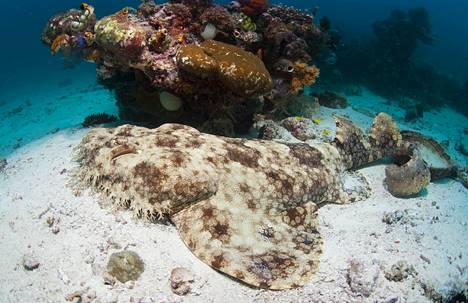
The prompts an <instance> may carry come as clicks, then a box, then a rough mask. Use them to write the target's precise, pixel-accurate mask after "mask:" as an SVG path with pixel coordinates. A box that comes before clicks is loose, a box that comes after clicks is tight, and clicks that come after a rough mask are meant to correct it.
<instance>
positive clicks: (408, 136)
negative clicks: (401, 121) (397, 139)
mask: <svg viewBox="0 0 468 303" xmlns="http://www.w3.org/2000/svg"><path fill="white" fill-rule="evenodd" d="M401 135H402V137H403V140H405V141H408V142H412V143H416V144H418V149H419V151H420V152H421V157H422V159H423V160H424V161H425V162H426V163H427V165H428V166H429V170H430V171H431V181H435V180H438V179H441V178H445V177H453V176H455V174H456V166H455V164H454V163H453V161H452V159H451V158H450V156H449V155H448V154H447V152H446V151H445V149H444V147H442V145H440V144H439V143H438V142H437V141H435V140H434V139H431V138H429V137H426V136H424V135H422V134H420V133H417V132H414V131H408V130H406V131H402V132H401Z"/></svg>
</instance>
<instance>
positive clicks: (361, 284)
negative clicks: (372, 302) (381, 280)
mask: <svg viewBox="0 0 468 303" xmlns="http://www.w3.org/2000/svg"><path fill="white" fill-rule="evenodd" d="M349 264H350V266H349V269H348V274H347V280H348V284H349V286H350V288H351V290H352V291H353V292H354V293H356V294H358V295H361V296H364V297H369V296H370V295H371V294H372V293H373V292H374V289H375V287H376V284H377V278H378V276H379V266H377V264H374V263H371V262H364V261H360V260H357V259H352V260H351V261H350V262H349Z"/></svg>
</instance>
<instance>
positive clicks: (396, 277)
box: [385, 261, 415, 282]
mask: <svg viewBox="0 0 468 303" xmlns="http://www.w3.org/2000/svg"><path fill="white" fill-rule="evenodd" d="M414 273H415V269H414V267H413V266H409V265H408V263H407V262H406V261H398V262H397V263H395V264H393V265H392V267H391V268H390V270H388V271H387V272H385V278H387V280H390V281H394V282H401V281H403V280H405V279H406V278H408V276H409V275H411V274H414Z"/></svg>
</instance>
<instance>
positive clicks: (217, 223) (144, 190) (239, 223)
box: [74, 114, 428, 290]
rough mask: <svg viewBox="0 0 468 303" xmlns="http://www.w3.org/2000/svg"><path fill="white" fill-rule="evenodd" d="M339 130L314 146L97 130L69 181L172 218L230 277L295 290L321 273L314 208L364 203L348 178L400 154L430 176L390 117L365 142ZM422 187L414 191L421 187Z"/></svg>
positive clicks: (177, 129) (346, 126)
mask: <svg viewBox="0 0 468 303" xmlns="http://www.w3.org/2000/svg"><path fill="white" fill-rule="evenodd" d="M336 127H337V131H336V138H335V139H334V140H333V141H332V142H330V143H317V144H305V143H302V144H283V143H279V142H275V141H266V140H247V139H234V138H226V137H218V136H214V135H208V134H203V133H200V132H199V131H197V130H196V129H194V128H192V127H189V126H184V125H180V124H165V125H163V126H161V127H159V128H156V129H147V128H143V127H138V126H132V125H123V126H120V127H117V128H111V129H106V128H95V129H93V130H92V131H90V132H89V134H88V135H87V136H86V137H85V138H84V139H83V141H82V142H81V144H80V145H79V146H78V149H77V158H78V160H79V164H80V165H79V167H78V170H77V171H76V172H75V176H74V180H76V186H80V187H91V188H92V189H93V190H94V191H95V192H96V193H98V194H100V195H101V197H102V198H103V199H106V201H111V204H112V205H113V207H115V208H116V209H130V210H132V211H133V212H134V213H135V214H136V215H137V216H138V217H143V218H146V219H168V220H170V221H171V222H173V223H174V225H175V226H176V228H177V229H178V231H179V234H180V236H181V238H182V240H183V241H184V242H185V244H186V245H187V247H188V248H189V249H190V250H191V251H192V252H193V253H194V254H195V255H196V256H197V257H198V258H199V259H200V260H202V261H203V262H205V263H206V264H208V265H210V266H211V267H213V268H215V269H217V270H219V271H221V272H223V273H225V274H227V275H229V276H231V277H232V278H235V279H238V280H240V281H243V282H245V283H247V284H249V285H251V286H255V287H259V288H266V289H276V290H280V289H290V288H296V287H300V286H303V285H305V284H307V283H308V282H309V281H310V280H311V278H312V277H313V275H314V274H315V273H316V272H317V270H318V266H319V262H320V256H321V253H322V238H321V235H320V231H319V229H318V221H317V209H318V205H320V204H321V203H324V202H332V203H338V204H343V203H350V202H355V201H358V200H362V199H364V198H366V197H367V195H366V194H365V193H363V191H360V190H358V189H357V188H353V189H349V188H345V187H344V185H343V184H344V182H343V179H342V176H343V173H344V172H345V171H347V170H352V169H355V168H358V167H360V166H362V165H365V164H367V163H371V162H373V161H376V160H378V159H381V158H382V157H386V156H392V155H393V154H394V153H395V150H398V152H399V154H402V153H404V152H406V153H407V154H408V155H409V157H410V158H412V160H413V161H414V162H415V163H416V164H417V166H416V167H417V168H418V169H421V170H422V172H419V173H421V174H422V175H423V176H425V175H426V174H428V171H427V167H426V168H425V167H424V163H423V162H422V160H421V158H420V157H419V156H418V150H417V149H416V148H415V147H414V146H413V145H412V144H409V143H407V142H405V141H403V140H402V139H401V135H400V132H399V130H398V128H397V126H396V125H395V123H394V121H393V120H392V119H391V118H390V116H388V115H386V114H379V115H378V116H377V117H376V118H375V120H374V123H373V125H372V127H371V130H370V134H369V136H366V135H364V133H363V132H362V131H361V130H360V129H359V128H358V127H356V126H355V125H354V124H353V123H352V122H351V121H349V120H347V119H345V118H340V117H336ZM273 163H274V165H272V164H273ZM402 169H404V167H403V168H402ZM409 169H410V173H411V174H413V175H414V174H415V173H418V171H416V170H414V168H413V167H410V168H409ZM388 177H389V178H392V176H388ZM418 180H422V181H421V183H420V184H413V185H414V186H415V187H418V186H419V188H418V189H419V190H420V189H422V187H424V186H425V185H426V184H427V183H425V180H424V178H420V179H418ZM148 266H150V265H148Z"/></svg>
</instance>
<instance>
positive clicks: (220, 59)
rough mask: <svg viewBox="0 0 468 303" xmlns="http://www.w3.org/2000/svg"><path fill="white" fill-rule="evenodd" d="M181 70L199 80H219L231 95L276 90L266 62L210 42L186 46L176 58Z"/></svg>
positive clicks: (229, 47)
mask: <svg viewBox="0 0 468 303" xmlns="http://www.w3.org/2000/svg"><path fill="white" fill-rule="evenodd" d="M177 63H178V65H179V67H180V68H181V69H182V70H184V71H186V72H188V73H190V74H192V75H194V76H197V77H207V76H211V77H216V78H217V79H219V80H220V81H221V83H222V84H223V85H224V86H225V87H226V88H227V89H229V90H230V91H231V92H233V93H235V94H238V95H241V96H246V97H247V96H259V95H261V94H264V93H267V92H268V91H270V90H271V89H272V87H273V82H272V79H271V77H270V74H269V72H268V70H267V69H266V67H265V65H264V64H263V62H262V61H261V60H260V59H259V58H258V57H257V56H255V55H254V54H252V53H250V52H246V51H244V50H242V49H241V48H239V47H237V46H233V45H230V44H226V43H223V42H218V41H213V40H208V41H204V42H203V43H201V44H200V46H196V45H187V46H185V47H183V48H182V49H181V50H180V51H179V53H178V55H177Z"/></svg>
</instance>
